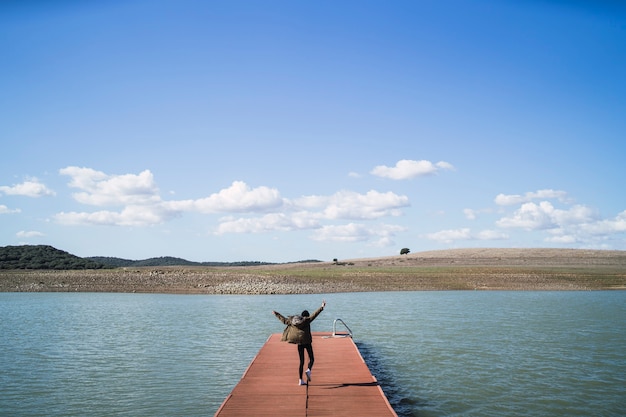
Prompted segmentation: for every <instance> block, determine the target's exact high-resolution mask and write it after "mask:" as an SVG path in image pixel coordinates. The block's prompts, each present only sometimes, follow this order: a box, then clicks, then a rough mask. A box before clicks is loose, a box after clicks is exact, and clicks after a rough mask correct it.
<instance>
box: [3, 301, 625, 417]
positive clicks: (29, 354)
mask: <svg viewBox="0 0 626 417" xmlns="http://www.w3.org/2000/svg"><path fill="white" fill-rule="evenodd" d="M322 298H326V300H327V302H328V306H327V308H326V310H325V311H324V312H323V313H322V315H320V316H319V318H318V319H317V320H316V321H315V322H314V323H313V330H314V331H330V330H331V329H332V322H333V319H334V318H342V319H343V320H344V321H345V322H346V323H347V324H348V325H349V326H350V328H351V329H352V331H353V332H354V335H355V341H356V343H357V345H358V346H359V348H360V349H361V351H362V353H363V356H364V357H365V359H366V361H367V362H368V365H369V366H370V368H371V369H372V371H373V372H374V373H375V375H376V376H377V378H378V379H379V381H380V382H381V384H382V386H383V389H384V391H385V392H386V394H387V395H388V397H389V399H390V401H391V403H392V405H393V406H394V408H395V409H396V411H397V412H398V414H399V415H400V416H518V415H533V416H577V415H578V416H589V415H597V416H618V415H623V414H622V413H623V410H624V409H626V332H625V330H626V329H625V325H624V323H626V292H400V293H398V292H395V293H352V294H330V295H326V296H324V295H289V296H204V295H161V294H89V293H87V294H85V293H79V294H61V293H2V294H0V317H1V318H2V320H1V322H0V334H1V335H2V336H1V337H0V415H2V416H5V415H6V416H84V415H91V416H155V415H168V416H207V415H213V414H214V413H215V411H216V410H217V408H218V407H219V405H220V404H221V402H222V401H223V400H224V398H225V397H226V395H227V394H228V393H229V392H230V390H232V388H233V387H234V385H235V384H236V383H237V381H238V380H239V378H240V377H241V375H242V374H243V372H244V370H245V369H246V367H247V366H248V364H249V362H250V361H251V360H252V358H253V357H254V355H255V354H256V353H257V351H258V350H259V349H260V347H261V346H262V345H263V343H264V342H265V340H266V339H267V337H268V336H269V335H270V334H271V333H278V332H281V331H282V324H281V323H280V322H278V320H276V319H275V318H274V317H273V316H272V314H271V311H272V310H277V311H279V312H281V313H283V314H285V315H287V314H294V313H299V312H300V311H301V310H302V309H304V308H307V309H309V310H313V309H315V308H317V307H318V305H319V303H321V300H322ZM316 359H317V360H318V361H322V360H323V358H316ZM295 361H297V353H296V352H295V349H294V366H296V365H297V363H296V362H295Z"/></svg>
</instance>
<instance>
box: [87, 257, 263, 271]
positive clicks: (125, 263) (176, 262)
mask: <svg viewBox="0 0 626 417" xmlns="http://www.w3.org/2000/svg"><path fill="white" fill-rule="evenodd" d="M85 259H89V260H92V261H94V262H100V263H103V264H105V265H108V266H110V267H113V268H121V267H124V268H126V267H131V266H132V267H140V266H257V265H274V264H272V263H270V262H258V261H239V262H193V261H188V260H186V259H183V258H176V257H172V256H160V257H157V258H148V259H143V260H137V261H133V260H130V259H122V258H114V257H106V256H90V257H87V258H85Z"/></svg>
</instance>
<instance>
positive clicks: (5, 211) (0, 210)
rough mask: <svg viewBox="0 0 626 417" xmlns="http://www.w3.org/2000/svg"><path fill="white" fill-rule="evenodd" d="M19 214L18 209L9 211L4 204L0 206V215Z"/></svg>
mask: <svg viewBox="0 0 626 417" xmlns="http://www.w3.org/2000/svg"><path fill="white" fill-rule="evenodd" d="M19 212H21V210H20V209H10V208H8V207H7V206H5V205H4V204H0V214H14V213H19Z"/></svg>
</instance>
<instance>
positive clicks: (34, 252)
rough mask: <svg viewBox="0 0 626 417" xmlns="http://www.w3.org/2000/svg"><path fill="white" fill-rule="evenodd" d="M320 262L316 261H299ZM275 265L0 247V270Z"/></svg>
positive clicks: (26, 246) (45, 247) (49, 248)
mask: <svg viewBox="0 0 626 417" xmlns="http://www.w3.org/2000/svg"><path fill="white" fill-rule="evenodd" d="M301 262H306V263H308V262H320V261H315V260H307V261H298V262H294V263H301ZM261 265H275V264H273V263H271V262H258V261H239V262H192V261H188V260H186V259H182V258H176V257H172V256H161V257H157V258H149V259H142V260H130V259H122V258H115V257H106V256H90V257H85V258H81V257H78V256H75V255H72V254H70V253H68V252H65V251H63V250H60V249H56V248H54V247H52V246H48V245H22V246H3V247H0V269H37V270H45V269H54V270H74V269H102V268H123V267H144V266H151V267H166V266H208V267H227V266H243V267H252V266H261Z"/></svg>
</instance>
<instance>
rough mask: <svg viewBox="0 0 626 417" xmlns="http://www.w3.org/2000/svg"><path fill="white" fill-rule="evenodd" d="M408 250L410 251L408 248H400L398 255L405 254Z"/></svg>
mask: <svg viewBox="0 0 626 417" xmlns="http://www.w3.org/2000/svg"><path fill="white" fill-rule="evenodd" d="M409 252H411V250H410V249H409V248H402V249H400V255H406V254H408V253H409Z"/></svg>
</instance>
